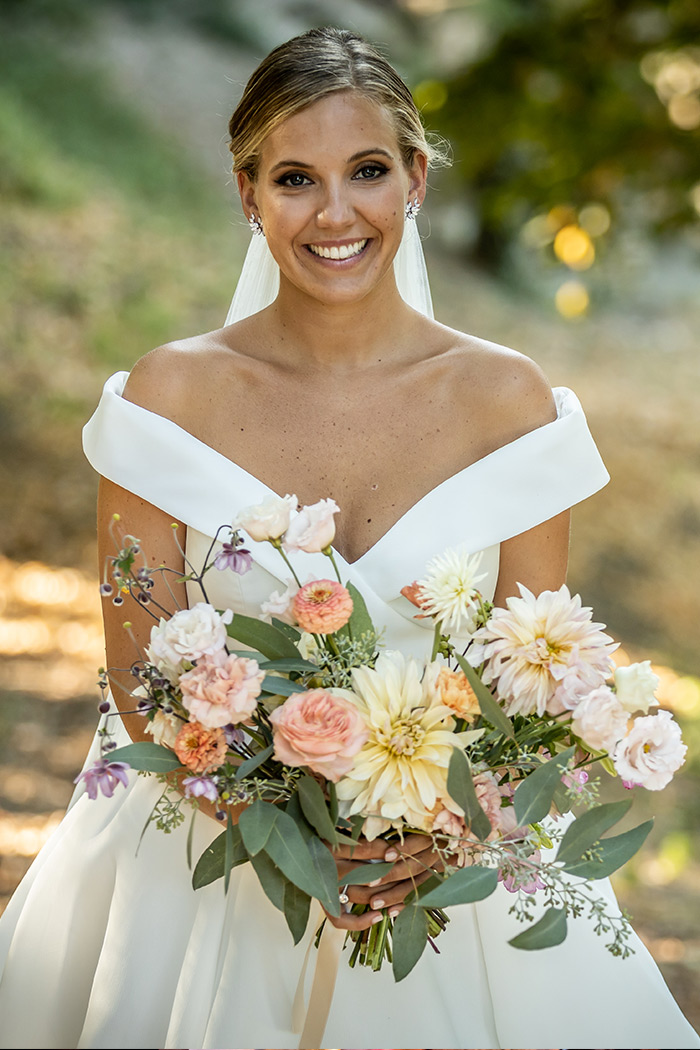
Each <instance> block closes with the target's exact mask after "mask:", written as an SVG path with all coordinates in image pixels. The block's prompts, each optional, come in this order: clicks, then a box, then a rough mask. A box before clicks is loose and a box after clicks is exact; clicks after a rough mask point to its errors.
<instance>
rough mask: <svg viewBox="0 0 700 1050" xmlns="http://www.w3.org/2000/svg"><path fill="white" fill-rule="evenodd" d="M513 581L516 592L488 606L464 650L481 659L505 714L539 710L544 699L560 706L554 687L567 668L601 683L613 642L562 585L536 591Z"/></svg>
mask: <svg viewBox="0 0 700 1050" xmlns="http://www.w3.org/2000/svg"><path fill="white" fill-rule="evenodd" d="M518 587H519V588H520V594H521V597H520V598H508V599H506V605H507V609H494V610H493V613H492V614H491V618H490V619H489V621H488V623H487V624H486V625H485V626H484V627H481V628H479V630H478V631H476V632H475V634H474V644H473V645H472V646H471V648H470V649H469V652H468V654H467V655H468V659H469V662H470V663H471V664H472V665H473V666H474V667H478V666H479V665H480V664H482V663H485V667H484V672H483V680H484V682H486V683H487V684H488V683H490V682H497V692H498V696H499V698H500V699H501V700H503V701H504V703H505V704H506V710H507V711H508V713H509V714H511V715H512V714H524V715H529V714H532V713H533V712H537V714H538V715H542V714H544V712H545V711H546V710H548V705H551V710H559V709H560V705H558V704H557V702H556V700H555V693H556V692H557V689H558V687H559V684H560V683H561V682H562V679H563V678H564V677H565V675H566V673H567V671H568V670H569V669H572V668H576V669H577V673H578V674H579V675H581V676H582V677H583V676H584V675H585V677H586V678H587V680H588V684H589V685H590V687H591V688H595V687H596V686H600V685H602V684H603V682H604V681H605V679H606V678H607V677H609V676H610V675H611V674H612V670H613V663H612V658H611V654H612V653H613V652H614V650H615V649H616V648H617V644H616V643H615V642H613V640H612V638H610V636H609V635H607V634H603V632H602V630H601V628H602V627H605V624H604V623H593V622H592V621H591V609H589V608H586V607H583V606H582V605H581V597H580V595H578V594H575V595H574V596H573V597H572V596H571V594H570V593H569V589H568V587H566V585H564V586H562V587H560V588H559V590H558V591H542V593H541V594H539V595H537V597H535V595H534V594H532V592H531V591H529V590H528V589H527V587H523V585H522V584H518Z"/></svg>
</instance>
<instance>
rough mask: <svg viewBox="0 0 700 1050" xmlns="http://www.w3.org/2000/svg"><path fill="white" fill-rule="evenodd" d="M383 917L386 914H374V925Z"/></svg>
mask: <svg viewBox="0 0 700 1050" xmlns="http://www.w3.org/2000/svg"><path fill="white" fill-rule="evenodd" d="M383 918H384V916H383V915H374V916H373V917H372V925H373V926H376V925H377V923H378V922H381V921H382V919H383Z"/></svg>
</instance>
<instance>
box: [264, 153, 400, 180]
mask: <svg viewBox="0 0 700 1050" xmlns="http://www.w3.org/2000/svg"><path fill="white" fill-rule="evenodd" d="M377 153H380V154H381V155H382V156H383V157H388V159H389V160H393V159H394V158H393V156H392V155H391V153H389V152H388V151H387V150H385V149H382V148H381V146H375V147H373V148H372V149H363V150H360V152H359V153H353V155H352V157H348V160H347V163H348V164H352V163H354V161H356V160H362V158H363V157H371V156H376V155H377ZM312 167H313V165H312V164H307V163H306V162H305V161H303V160H281V161H280V162H279V163H278V164H275V166H274V168H271V169H270V174H271V175H272V174H273V173H274V172H275V171H279V169H280V168H306V170H307V171H309V170H310V169H311V168H312Z"/></svg>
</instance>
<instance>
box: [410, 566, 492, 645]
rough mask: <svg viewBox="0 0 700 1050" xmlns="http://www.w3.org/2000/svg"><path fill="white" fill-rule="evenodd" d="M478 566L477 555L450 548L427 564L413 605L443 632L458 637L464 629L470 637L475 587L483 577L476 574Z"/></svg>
mask: <svg viewBox="0 0 700 1050" xmlns="http://www.w3.org/2000/svg"><path fill="white" fill-rule="evenodd" d="M480 563H481V554H480V553H479V554H467V553H466V552H465V551H462V550H458V549H456V548H454V547H450V548H449V549H448V550H446V551H445V552H444V554H440V555H438V556H437V557H436V558H433V559H432V560H431V561H429V562H428V566H427V571H426V575H425V576H424V577H423V579H422V580H418V582H417V585H416V593H415V599H416V600H415V602H414V604H417V605H419V606H420V608H421V609H423V610H424V612H426V613H428V615H430V616H433V617H434V618H435V619H436V620H437V621H438V622H439V623H440V624H441V625H442V628H443V630H444V631H446V632H449V633H451V634H459V633H460V632H461V630H462V627H464V628H465V630H466V631H467V632H469V633H471V631H473V630H474V619H475V616H476V613H477V611H478V607H479V603H478V595H479V592H478V590H477V587H476V585H477V583H479V582H480V581H481V580H483V579H484V578H485V576H486V573H484V572H481V573H480V572H479V571H478V569H479V565H480Z"/></svg>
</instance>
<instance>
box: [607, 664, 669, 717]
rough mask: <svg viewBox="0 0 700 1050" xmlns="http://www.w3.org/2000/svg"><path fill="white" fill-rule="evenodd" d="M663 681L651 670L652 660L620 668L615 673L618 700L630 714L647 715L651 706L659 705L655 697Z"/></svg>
mask: <svg viewBox="0 0 700 1050" xmlns="http://www.w3.org/2000/svg"><path fill="white" fill-rule="evenodd" d="M660 681H661V679H660V678H659V676H658V675H657V674H654V672H653V671H652V669H651V660H642V661H641V663H638V664H630V665H629V667H618V668H617V670H616V671H615V692H616V694H617V699H618V700H619V701H620V703H621V704H622V706H623V707H624V708H626V710H627V711H629V712H630V714H634V713H635V711H643V712H644V714H647V712H648V710H649V705H650V704H658V702H659V701H658V700H657V699H656V697H655V696H654V693H655V691H656V689H657V688H658V686H659V682H660Z"/></svg>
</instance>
